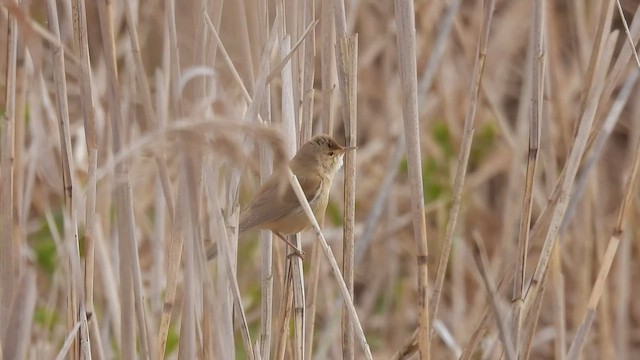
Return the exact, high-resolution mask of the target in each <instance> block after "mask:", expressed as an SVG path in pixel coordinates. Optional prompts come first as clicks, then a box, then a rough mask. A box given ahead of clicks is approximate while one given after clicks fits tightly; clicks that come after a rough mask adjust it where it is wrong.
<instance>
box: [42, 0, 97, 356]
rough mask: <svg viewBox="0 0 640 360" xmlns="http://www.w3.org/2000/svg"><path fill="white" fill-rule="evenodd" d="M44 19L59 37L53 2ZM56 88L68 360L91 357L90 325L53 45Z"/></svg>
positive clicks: (65, 106) (63, 93)
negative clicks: (71, 332)
mask: <svg viewBox="0 0 640 360" xmlns="http://www.w3.org/2000/svg"><path fill="white" fill-rule="evenodd" d="M47 18H48V20H49V28H50V30H51V32H52V33H53V34H54V36H55V37H56V38H57V39H60V24H59V22H58V9H57V5H56V3H55V1H53V0H49V1H47ZM52 55H53V63H54V72H53V79H54V83H55V89H56V100H57V105H58V106H57V115H58V130H59V136H60V152H61V160H62V164H61V165H62V185H63V193H64V203H65V212H64V237H65V240H64V245H63V249H64V253H65V255H67V256H66V257H65V258H66V264H65V266H66V272H67V274H66V275H67V279H66V280H67V283H66V285H67V288H66V290H67V325H68V327H69V328H71V327H73V326H74V325H75V324H76V323H80V332H79V336H78V338H77V339H76V341H77V342H76V343H74V346H72V348H71V354H70V358H71V359H80V358H82V359H88V358H91V345H90V342H89V328H88V324H87V313H86V304H85V301H84V300H85V299H84V291H83V289H82V284H83V282H82V275H81V273H82V270H81V266H80V247H79V244H78V225H77V221H76V211H77V210H76V203H75V199H74V197H73V188H74V180H73V175H74V172H75V171H74V161H73V156H72V146H71V133H70V132H71V130H70V124H69V103H68V100H67V96H68V95H67V82H66V74H65V66H64V49H63V48H56V47H53V48H52Z"/></svg>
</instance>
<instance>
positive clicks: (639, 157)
mask: <svg viewBox="0 0 640 360" xmlns="http://www.w3.org/2000/svg"><path fill="white" fill-rule="evenodd" d="M639 172H640V140H639V141H638V145H637V148H636V151H635V156H634V159H633V166H632V170H631V174H630V175H629V178H628V180H627V184H626V187H625V192H624V199H623V200H622V203H621V204H620V207H619V209H618V216H617V219H616V225H615V227H614V229H613V233H612V234H611V237H610V239H609V242H608V244H607V249H606V251H605V254H604V256H603V258H602V263H601V265H600V268H599V270H598V276H597V278H596V281H595V283H594V285H593V288H592V290H591V294H590V296H589V301H588V303H587V309H586V314H585V315H584V318H583V319H582V322H581V323H580V326H579V327H578V330H577V333H576V336H575V338H574V340H573V342H572V343H571V347H570V348H569V352H568V354H567V359H577V358H578V357H579V356H580V352H581V350H582V347H583V346H584V343H585V341H586V338H587V336H588V334H589V330H590V328H591V325H592V323H593V320H594V319H595V314H596V310H597V306H598V302H599V300H600V298H601V296H602V293H603V291H604V290H605V281H606V280H607V276H608V275H609V270H610V269H611V265H612V263H613V259H614V257H615V255H616V251H617V249H618V245H619V244H620V240H621V238H622V234H623V231H624V226H625V220H626V217H627V212H628V211H629V208H630V205H631V202H632V200H633V196H634V195H633V194H634V191H635V188H636V186H637V185H636V182H637V178H638V173H639Z"/></svg>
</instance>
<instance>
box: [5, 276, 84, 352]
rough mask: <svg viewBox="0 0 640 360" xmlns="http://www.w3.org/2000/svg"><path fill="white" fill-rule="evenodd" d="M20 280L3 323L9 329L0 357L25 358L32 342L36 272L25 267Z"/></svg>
mask: <svg viewBox="0 0 640 360" xmlns="http://www.w3.org/2000/svg"><path fill="white" fill-rule="evenodd" d="M18 280H19V284H20V288H19V289H17V293H16V297H15V301H14V302H13V304H12V306H11V307H10V310H11V313H10V316H9V319H8V322H7V323H6V324H3V325H6V329H7V330H8V331H7V334H6V341H5V342H4V344H5V346H4V348H3V347H2V346H0V359H1V358H3V357H4V358H5V359H25V358H27V354H28V349H29V345H30V344H32V342H31V341H30V340H31V336H30V335H31V329H32V328H33V321H32V319H33V316H34V313H35V308H36V300H37V290H36V275H35V272H34V271H33V269H32V268H30V267H28V268H25V269H24V270H23V271H22V274H21V275H20V278H19V279H18ZM78 324H80V323H78ZM74 338H75V336H74Z"/></svg>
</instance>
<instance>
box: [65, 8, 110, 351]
mask: <svg viewBox="0 0 640 360" xmlns="http://www.w3.org/2000/svg"><path fill="white" fill-rule="evenodd" d="M72 9H73V19H74V21H73V26H74V40H75V47H76V51H77V52H78V53H79V56H80V87H81V88H82V94H83V95H84V96H82V97H81V98H80V103H81V108H82V113H83V117H84V132H85V138H86V146H87V153H88V155H89V158H88V166H87V173H88V179H87V180H88V181H87V190H86V192H87V199H86V204H85V227H86V230H85V235H84V246H85V251H84V253H85V261H84V295H85V305H86V312H87V314H88V316H92V319H91V320H92V322H94V323H95V325H93V324H90V328H89V329H88V330H89V331H90V336H91V339H93V340H94V341H93V344H92V345H93V349H94V352H95V353H96V357H97V358H99V359H103V358H104V357H105V355H104V349H103V348H102V346H101V342H100V341H99V339H100V337H101V336H100V330H99V329H100V327H99V326H97V325H98V319H97V316H96V314H95V310H94V298H93V283H94V278H95V239H96V237H97V215H96V190H97V179H96V173H97V167H98V142H97V134H96V124H95V107H94V104H93V87H92V83H91V60H90V58H89V42H88V41H89V40H88V34H87V17H86V6H85V1H84V0H74V1H73V2H72ZM82 330H84V329H82ZM83 336H86V338H87V339H89V334H86V335H83Z"/></svg>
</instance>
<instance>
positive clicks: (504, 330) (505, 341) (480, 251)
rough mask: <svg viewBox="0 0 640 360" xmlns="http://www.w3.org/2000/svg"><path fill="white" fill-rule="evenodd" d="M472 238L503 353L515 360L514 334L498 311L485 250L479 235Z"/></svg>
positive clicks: (496, 297) (496, 295)
mask: <svg viewBox="0 0 640 360" xmlns="http://www.w3.org/2000/svg"><path fill="white" fill-rule="evenodd" d="M473 237H474V249H473V252H474V254H473V255H474V256H473V257H474V260H475V261H476V264H477V266H478V270H479V272H480V277H481V278H482V283H483V284H484V287H485V291H486V293H487V297H488V298H489V303H490V304H491V308H492V310H493V315H494V317H495V319H496V323H497V327H498V331H499V332H498V334H499V336H500V341H501V342H502V348H503V351H504V352H505V354H506V358H507V359H509V360H515V359H516V358H517V357H516V350H515V348H514V343H513V340H512V339H511V338H512V336H513V335H514V333H513V332H510V331H509V328H508V325H507V319H505V317H504V314H503V312H502V311H500V304H499V303H498V301H499V299H498V294H497V292H496V289H495V286H494V285H493V281H492V280H491V275H490V274H489V273H488V271H489V270H488V269H489V258H488V256H487V250H486V248H485V246H484V243H483V241H482V238H481V236H480V234H479V233H477V232H475V233H474V234H473Z"/></svg>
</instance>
